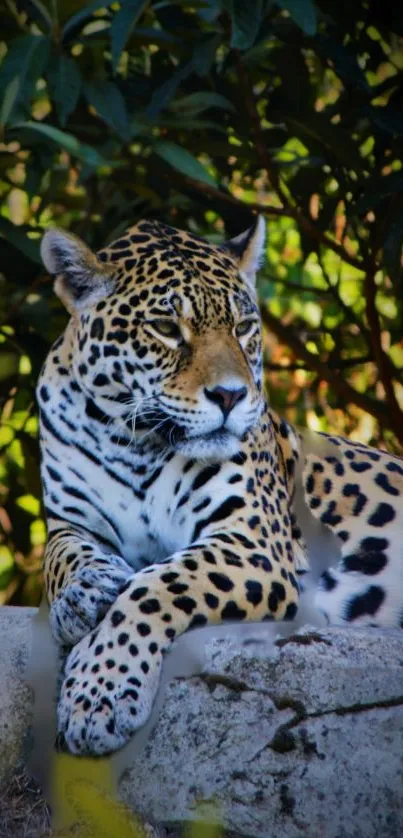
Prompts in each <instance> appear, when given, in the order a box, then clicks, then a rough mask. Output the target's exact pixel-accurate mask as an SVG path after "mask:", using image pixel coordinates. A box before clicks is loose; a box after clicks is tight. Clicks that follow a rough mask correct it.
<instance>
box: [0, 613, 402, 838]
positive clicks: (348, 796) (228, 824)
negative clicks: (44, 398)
mask: <svg viewBox="0 0 403 838" xmlns="http://www.w3.org/2000/svg"><path fill="white" fill-rule="evenodd" d="M35 613H36V612H35V609H16V608H1V609H0V637H1V643H0V679H1V685H2V687H1V690H0V780H1V779H3V780H4V778H5V777H6V776H10V773H11V772H12V770H13V769H14V767H15V766H16V764H17V762H18V759H19V757H20V755H21V752H22V745H23V741H24V737H25V734H26V732H27V730H28V729H29V727H30V724H31V720H32V717H33V713H32V691H31V690H30V688H29V687H28V686H27V683H26V665H27V661H28V658H29V655H30V649H31V636H32V625H33V617H34V615H35ZM39 625H40V631H39V632H38V621H37V620H35V644H34V655H33V658H34V664H35V666H34V667H33V668H34V670H35V671H36V683H37V691H38V705H39V706H38V707H37V709H36V711H35V719H36V722H35V724H36V730H40V731H41V732H40V734H39V738H40V740H41V741H40V742H39V743H38V742H37V743H36V753H37V755H38V754H39V758H40V760H42V764H43V765H45V766H46V764H47V763H49V764H50V754H51V743H52V739H53V736H54V710H53V705H54V701H53V693H54V687H55V659H54V653H53V652H52V644H51V641H50V637H49V632H48V630H47V628H46V623H43V622H42V623H39ZM41 632H42V633H41ZM245 632H246V630H245V628H244V627H243V629H242V631H238V632H237V631H236V630H235V629H234V630H233V631H232V633H231V635H230V636H229V637H222V636H221V637H220V638H218V639H211V632H210V633H209V634H203V633H200V632H197V633H196V632H195V633H194V635H188V636H187V637H185V638H183V639H182V641H181V642H179V644H178V646H177V649H176V653H175V654H174V655H173V656H172V658H170V659H169V660H168V662H167V664H168V665H167V667H166V680H168V684H167V686H166V689H165V692H164V695H163V696H161V697H160V701H159V704H160V707H161V709H160V715H159V718H158V720H157V721H156V723H155V727H154V729H152V730H151V725H149V726H148V728H147V730H146V731H143V732H141V733H140V734H139V735H138V736H137V737H135V739H134V740H133V742H132V743H131V744H130V745H129V746H128V747H127V748H126V749H125V751H124V752H123V753H122V754H121V755H119V756H118V757H115V758H114V759H113V765H114V769H115V773H116V776H117V777H118V775H120V774H121V772H122V770H123V768H124V772H123V777H122V779H121V782H120V786H119V787H120V792H121V795H122V797H123V799H124V800H125V801H126V802H127V803H128V804H129V805H130V806H131V807H132V808H133V809H134V810H136V811H137V812H139V814H140V815H141V816H142V817H143V818H144V819H145V820H146V821H148V822H151V823H153V824H157V825H158V824H160V825H161V828H162V827H163V826H165V827H168V833H169V834H171V830H172V829H173V830H174V832H173V833H172V834H176V828H178V825H179V826H180V825H183V824H185V823H188V822H189V821H191V820H193V819H195V818H196V819H202V818H204V819H205V820H208V821H214V820H221V821H222V822H223V823H224V824H225V829H226V831H227V832H226V834H228V835H229V834H230V835H231V836H243V838H401V836H402V835H403V632H398V631H392V630H391V631H386V630H385V631H379V630H344V629H339V628H333V629H328V628H327V629H323V628H319V629H318V628H314V629H305V630H302V631H300V632H298V633H297V634H295V635H292V634H291V635H289V636H283V637H280V638H277V639H275V638H274V636H273V628H272V627H271V626H266V627H265V626H260V627H251V628H250V629H249V630H248V631H247V632H246V633H245ZM221 633H222V632H221ZM250 635H252V637H251V636H250ZM205 644H207V645H205ZM31 668H32V667H31ZM195 669H197V670H199V674H197V675H192V674H191V672H192V671H194V670H195ZM178 671H179V672H180V673H181V674H180V675H179V676H177V677H173V675H174V673H175V672H176V673H178ZM38 719H39V722H38ZM154 721H155V719H154ZM147 736H148V738H147ZM37 738H38V736H37ZM158 828H160V827H158ZM168 833H167V834H168ZM178 834H179V832H178Z"/></svg>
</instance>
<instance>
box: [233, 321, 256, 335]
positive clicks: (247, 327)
mask: <svg viewBox="0 0 403 838" xmlns="http://www.w3.org/2000/svg"><path fill="white" fill-rule="evenodd" d="M255 326H256V321H255V320H241V321H240V323H237V325H236V326H235V334H236V336H237V337H238V338H243V337H246V335H249V334H250V332H251V331H252V329H254V328H255Z"/></svg>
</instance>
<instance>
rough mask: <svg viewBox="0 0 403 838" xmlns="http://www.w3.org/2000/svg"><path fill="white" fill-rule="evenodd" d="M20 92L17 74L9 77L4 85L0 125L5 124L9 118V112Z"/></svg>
mask: <svg viewBox="0 0 403 838" xmlns="http://www.w3.org/2000/svg"><path fill="white" fill-rule="evenodd" d="M19 92H20V78H19V76H14V78H13V79H11V81H10V83H9V84H8V85H7V87H6V91H5V93H4V98H3V101H2V103H1V109H0V125H2V126H4V125H7V123H8V120H9V118H10V114H11V112H12V110H13V107H14V105H15V103H16V101H17V99H18V95H19Z"/></svg>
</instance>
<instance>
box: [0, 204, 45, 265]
mask: <svg viewBox="0 0 403 838" xmlns="http://www.w3.org/2000/svg"><path fill="white" fill-rule="evenodd" d="M0 235H1V236H4V238H5V239H7V241H9V242H11V244H12V245H14V247H16V248H17V250H20V251H21V253H23V254H24V256H27V257H28V259H31V261H32V262H37V263H38V264H39V265H41V264H42V259H41V256H40V252H39V240H35V239H29V238H28V236H27V235H26V228H24V227H16V225H15V224H13V223H12V222H11V221H9V219H8V218H4V217H3V216H0Z"/></svg>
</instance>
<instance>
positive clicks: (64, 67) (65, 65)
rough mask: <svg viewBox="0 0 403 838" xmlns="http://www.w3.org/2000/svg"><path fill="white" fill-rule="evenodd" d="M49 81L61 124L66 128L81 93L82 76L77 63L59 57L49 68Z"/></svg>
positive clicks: (63, 56) (61, 56)
mask: <svg viewBox="0 0 403 838" xmlns="http://www.w3.org/2000/svg"><path fill="white" fill-rule="evenodd" d="M47 79H48V86H49V92H50V97H51V99H52V100H53V101H54V102H55V105H56V109H57V115H58V117H59V122H60V124H61V125H62V126H63V128H64V126H65V124H66V122H67V120H68V118H69V116H70V114H71V113H73V111H74V109H75V107H76V105H77V102H78V99H79V96H80V91H81V75H80V70H79V68H78V65H77V63H76V61H74V60H73V59H72V58H70V57H69V56H67V55H59V56H57V57H56V60H55V62H54V63H53V66H52V67H51V68H49V71H48V75H47Z"/></svg>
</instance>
